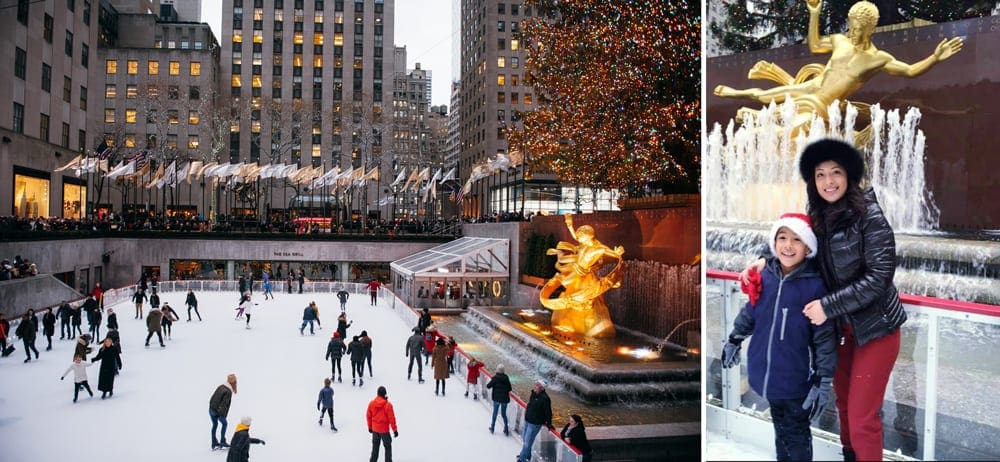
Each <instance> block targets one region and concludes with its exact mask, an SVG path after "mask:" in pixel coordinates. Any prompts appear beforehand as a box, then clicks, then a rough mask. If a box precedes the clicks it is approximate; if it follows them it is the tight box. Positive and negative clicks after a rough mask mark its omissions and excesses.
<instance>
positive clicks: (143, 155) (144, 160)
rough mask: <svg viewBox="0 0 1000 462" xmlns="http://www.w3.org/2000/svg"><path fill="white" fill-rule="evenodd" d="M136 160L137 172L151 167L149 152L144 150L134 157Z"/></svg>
mask: <svg viewBox="0 0 1000 462" xmlns="http://www.w3.org/2000/svg"><path fill="white" fill-rule="evenodd" d="M132 159H134V160H135V170H136V171H140V170H142V169H144V168H146V166H148V165H149V151H146V150H145V149H143V150H142V151H139V152H137V153H136V154H135V156H133V157H132Z"/></svg>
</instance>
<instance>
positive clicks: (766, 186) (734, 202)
mask: <svg viewBox="0 0 1000 462" xmlns="http://www.w3.org/2000/svg"><path fill="white" fill-rule="evenodd" d="M795 110H796V109H795V105H794V104H793V103H792V99H791V98H788V99H787V100H786V102H785V103H784V104H781V105H778V104H775V103H771V104H770V105H769V106H767V107H766V108H764V109H762V110H761V111H759V112H757V113H750V112H747V113H745V114H744V120H743V123H742V124H741V125H740V126H738V127H737V126H736V122H735V121H733V120H730V121H729V123H728V124H727V125H726V128H725V131H724V132H723V129H722V127H721V126H720V125H719V124H715V125H714V127H713V129H712V131H711V133H710V134H709V135H708V139H707V141H706V146H707V150H706V156H705V158H704V160H703V163H702V172H703V174H704V182H703V184H704V185H705V189H706V194H705V195H704V196H703V197H704V204H705V210H706V217H707V220H708V221H709V222H714V223H730V224H738V223H769V222H770V221H771V220H773V219H774V218H775V217H777V216H778V215H779V214H780V213H782V212H787V211H805V187H804V185H803V184H802V179H801V178H800V176H799V173H798V157H799V156H800V155H801V152H802V150H803V149H804V148H805V146H806V145H808V144H809V143H810V142H811V141H814V140H817V139H821V138H837V139H843V140H845V141H847V142H849V143H853V142H854V136H855V129H854V124H855V122H856V120H857V117H858V110H857V108H855V107H854V106H853V105H850V104H848V105H847V106H846V110H845V111H843V113H842V112H841V110H840V103H839V102H834V103H833V104H832V105H831V106H830V108H829V110H828V115H829V121H828V122H827V121H824V120H823V119H822V118H820V117H817V116H814V117H813V119H812V122H811V124H810V127H809V130H808V134H805V133H803V132H804V131H798V133H796V130H795V127H794V126H792V125H791V124H789V123H786V122H785V121H791V120H793V119H794V115H795ZM869 110H870V113H871V120H872V125H871V142H870V143H868V145H867V146H865V148H864V149H863V150H862V152H863V153H864V155H865V158H866V165H867V167H868V175H867V178H868V183H869V184H870V185H871V186H872V187H874V188H875V193H876V195H877V197H878V198H879V202H880V203H881V205H882V209H883V211H884V213H885V216H886V218H887V219H888V220H889V223H890V224H891V225H892V227H893V229H894V230H896V231H897V232H903V233H926V232H928V231H931V230H934V229H936V228H937V226H938V220H939V218H940V210H939V209H938V208H937V206H935V205H934V201H933V197H932V196H931V194H930V192H929V191H928V190H927V185H926V180H925V178H924V176H925V175H924V145H925V138H924V134H923V131H921V130H920V129H919V128H918V127H917V125H918V124H919V122H920V111H919V109H916V108H910V109H908V110H907V111H906V114H905V115H904V116H902V117H901V116H900V112H899V110H896V109H893V110H890V111H888V112H886V111H884V110H882V108H881V107H880V106H879V105H877V104H876V105H873V106H871V107H870V109H869Z"/></svg>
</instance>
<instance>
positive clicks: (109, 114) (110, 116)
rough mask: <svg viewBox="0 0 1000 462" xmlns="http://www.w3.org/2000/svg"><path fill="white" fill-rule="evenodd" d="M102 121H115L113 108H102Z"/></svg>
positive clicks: (107, 122)
mask: <svg viewBox="0 0 1000 462" xmlns="http://www.w3.org/2000/svg"><path fill="white" fill-rule="evenodd" d="M104 123H106V124H113V123H115V110H114V109H113V108H105V109H104Z"/></svg>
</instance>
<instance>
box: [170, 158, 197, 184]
mask: <svg viewBox="0 0 1000 462" xmlns="http://www.w3.org/2000/svg"><path fill="white" fill-rule="evenodd" d="M193 164H194V162H188V163H186V164H184V167H181V169H180V171H178V172H177V174H176V175H175V178H174V181H173V183H171V184H170V186H177V185H178V184H180V182H181V181H184V180H186V179H187V177H188V172H190V171H191V165H193ZM188 184H190V183H188Z"/></svg>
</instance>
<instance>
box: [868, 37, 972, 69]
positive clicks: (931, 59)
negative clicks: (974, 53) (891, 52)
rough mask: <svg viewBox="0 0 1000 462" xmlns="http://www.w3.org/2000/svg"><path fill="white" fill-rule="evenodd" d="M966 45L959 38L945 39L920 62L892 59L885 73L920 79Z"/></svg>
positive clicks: (886, 66)
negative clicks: (908, 62)
mask: <svg viewBox="0 0 1000 462" xmlns="http://www.w3.org/2000/svg"><path fill="white" fill-rule="evenodd" d="M964 44H965V42H963V41H962V39H961V38H958V37H952V38H950V39H943V40H941V43H939V44H938V46H937V48H935V49H934V53H933V54H931V55H930V56H928V57H927V58H924V59H923V60H922V61H920V62H917V63H913V64H906V63H904V62H902V61H900V60H898V59H895V58H892V61H889V63H888V64H886V65H885V73H886V74H889V75H895V76H899V77H910V78H913V77H918V76H920V75H923V74H924V73H925V72H927V71H929V70H931V68H932V67H934V65H935V64H937V63H939V62H941V61H944V60H946V59H948V58H950V57H952V56H953V55H954V54H955V53H958V52H959V51H962V46H963V45H964ZM890 58H891V56H890Z"/></svg>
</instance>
